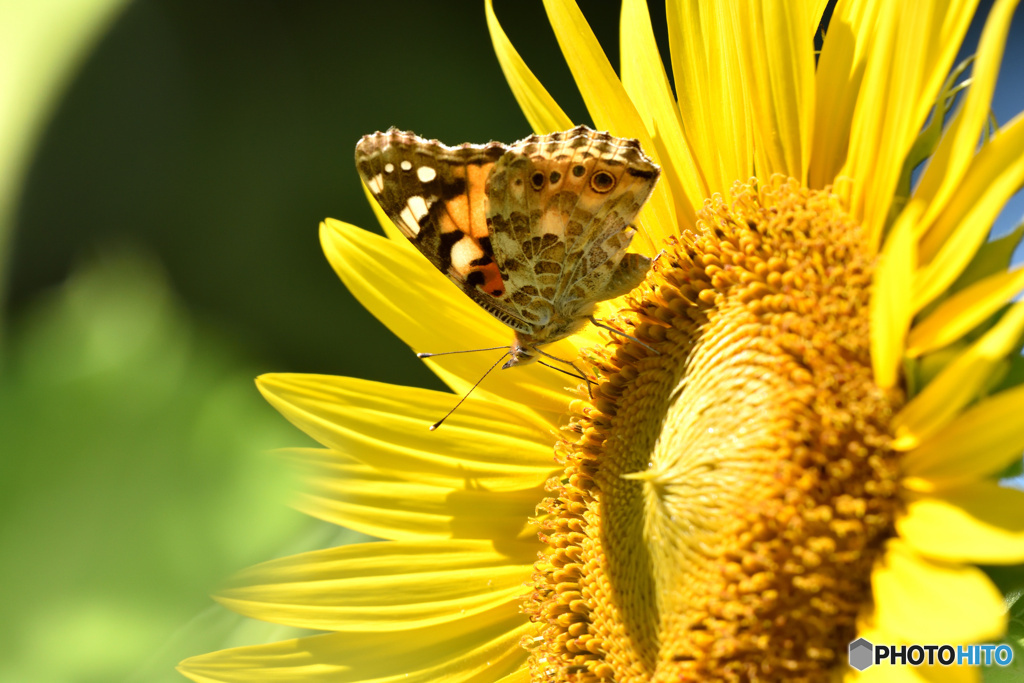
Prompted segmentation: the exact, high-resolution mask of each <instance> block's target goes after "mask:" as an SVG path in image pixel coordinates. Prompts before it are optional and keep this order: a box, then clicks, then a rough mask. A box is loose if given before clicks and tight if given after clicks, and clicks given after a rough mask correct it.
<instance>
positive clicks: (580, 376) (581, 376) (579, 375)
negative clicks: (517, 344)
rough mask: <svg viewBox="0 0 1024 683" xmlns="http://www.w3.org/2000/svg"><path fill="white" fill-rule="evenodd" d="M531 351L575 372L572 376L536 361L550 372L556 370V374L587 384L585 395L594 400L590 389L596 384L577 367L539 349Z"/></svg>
mask: <svg viewBox="0 0 1024 683" xmlns="http://www.w3.org/2000/svg"><path fill="white" fill-rule="evenodd" d="M533 350H534V351H536V352H537V353H539V354H540V355H542V356H547V357H548V358H550V359H551V360H557V361H558V362H559V363H565V364H566V365H568V366H569V367H570V368H572V369H573V370H575V371H576V374H575V375H574V374H572V373H571V372H568V371H566V370H562V369H561V368H556V367H555V366H553V365H549V364H548V363H545V362H543V361H538V362H539V363H540V364H541V365H543V366H544V367H546V368H551V369H552V370H557V371H558V372H561V373H563V374H565V375H569V376H570V377H575V378H576V379H581V380H583V381H584V382H586V383H587V395H588V396H589V397H590V398H594V392H593V391H591V389H590V387H591V385H593V384H597V382H595V381H594V380H592V379H590V378H589V377H587V376H586V375H585V374H583V371H582V370H580V369H579V368H578V367H576V364H575V363H573V362H572V361H568V360H565V359H564V358H559V357H558V356H552V355H551V354H550V353H544V351H542V350H541V349H539V348H537V347H536V346H534V347H533Z"/></svg>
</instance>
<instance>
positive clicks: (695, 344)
mask: <svg viewBox="0 0 1024 683" xmlns="http://www.w3.org/2000/svg"><path fill="white" fill-rule="evenodd" d="M733 196H734V197H735V199H734V200H733V201H732V202H731V203H728V204H727V203H726V202H724V201H722V200H721V199H720V198H717V197H716V198H715V199H714V200H712V201H710V202H708V203H707V204H706V206H705V209H704V210H703V212H702V213H701V215H700V217H699V220H698V222H697V225H696V227H695V229H694V230H693V232H692V233H690V234H688V235H687V236H686V238H685V239H684V240H683V241H681V242H677V243H674V244H671V245H668V246H667V247H666V251H665V252H664V253H662V255H661V256H660V257H659V259H658V261H657V263H656V264H655V267H654V268H653V269H652V272H651V274H650V276H649V277H648V280H647V282H646V283H644V284H643V285H641V287H639V288H638V289H637V290H635V293H634V295H633V296H634V299H633V301H632V302H631V303H632V307H631V310H628V311H626V312H624V313H623V316H622V320H621V321H620V324H622V325H623V326H625V327H629V326H630V323H632V325H633V326H634V327H633V332H634V335H635V336H636V337H637V338H638V339H639V340H641V341H642V342H643V343H644V344H647V345H649V346H651V347H653V348H654V349H657V351H658V353H657V354H655V353H653V352H652V351H650V350H648V349H645V348H644V347H643V346H641V345H638V344H636V343H635V342H632V341H629V340H619V339H613V340H612V341H611V343H610V344H609V346H608V347H606V348H604V349H601V350H598V351H595V357H594V359H593V362H594V365H595V371H596V372H598V373H600V375H601V376H602V377H603V378H604V381H603V383H602V384H601V385H600V386H599V387H598V388H596V389H595V390H594V398H593V400H592V401H590V402H583V401H580V402H579V403H578V404H577V406H576V409H575V412H576V420H575V422H574V431H575V432H576V433H577V435H578V437H577V438H576V439H573V440H567V441H565V442H564V443H562V444H561V445H560V448H559V453H560V458H561V459H562V462H563V464H564V466H565V472H564V475H563V476H562V478H561V480H560V481H559V482H558V484H557V486H556V487H555V491H554V493H553V495H552V497H551V498H549V499H547V500H546V501H545V504H544V511H545V512H546V513H547V514H546V516H545V517H544V519H543V520H542V529H543V531H542V539H543V540H544V541H545V543H546V544H547V545H548V547H549V552H548V553H546V554H545V556H544V557H543V558H542V559H541V560H540V561H538V563H537V564H536V567H535V570H536V571H535V575H534V591H533V594H532V595H531V596H530V598H529V599H528V600H527V604H526V610H527V612H528V613H529V614H530V616H531V618H532V619H533V620H534V622H536V623H537V624H538V626H539V628H540V631H541V633H540V636H541V637H540V638H538V639H537V640H536V641H535V643H534V645H533V646H532V649H531V663H532V667H533V671H534V680H552V681H564V680H572V681H602V680H603V681H616V682H617V683H630V682H634V681H635V682H640V681H644V682H645V683H646V682H647V681H691V680H692V681H698V680H699V681H714V680H749V681H756V680H765V681H777V680H781V679H784V680H808V681H813V680H827V679H829V678H830V677H831V676H832V673H833V672H834V670H835V669H836V667H837V666H838V665H839V664H840V663H841V662H842V661H844V659H843V657H844V654H845V650H846V647H847V644H848V643H849V641H850V640H852V638H853V635H854V633H855V622H856V620H857V617H858V615H859V614H861V613H862V612H865V611H866V610H867V609H868V608H869V607H870V600H871V591H870V581H869V579H870V571H871V566H872V564H873V563H874V561H875V560H876V558H877V557H878V556H879V554H880V552H881V550H882V545H883V543H884V541H885V539H886V538H888V537H889V536H890V535H891V533H892V524H893V518H894V515H895V512H896V508H897V505H898V500H897V495H896V494H897V479H898V468H897V460H896V457H895V455H894V454H893V453H892V452H891V450H890V449H889V442H890V436H889V433H888V424H889V420H890V417H891V415H892V414H893V412H894V410H895V409H897V408H898V407H899V403H900V401H901V396H900V395H899V394H897V393H893V392H885V391H882V390H881V389H879V388H878V387H877V386H875V384H874V383H873V381H872V373H871V364H870V359H869V356H868V349H869V340H868V293H869V291H870V284H871V274H872V266H873V257H872V256H871V254H870V253H869V252H868V250H867V249H865V248H864V247H863V242H864V240H863V237H862V234H861V229H860V227H859V226H858V225H857V224H856V223H855V222H854V221H853V220H851V219H850V217H849V216H847V214H846V213H845V211H844V210H843V208H842V204H841V202H840V201H839V199H838V198H837V197H835V196H834V195H832V194H830V193H828V192H827V191H812V190H807V189H805V188H801V187H800V186H799V184H797V183H796V182H795V181H791V180H783V179H773V180H772V181H771V182H769V183H768V184H767V185H761V186H755V185H739V184H738V185H736V186H735V187H734V188H733Z"/></svg>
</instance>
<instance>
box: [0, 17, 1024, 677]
mask: <svg viewBox="0 0 1024 683" xmlns="http://www.w3.org/2000/svg"><path fill="white" fill-rule="evenodd" d="M496 4H497V12H498V16H499V18H500V19H501V21H502V23H503V25H504V26H505V29H506V31H507V32H508V34H509V36H510V37H511V39H512V40H513V42H514V43H515V44H516V45H517V47H518V48H519V49H520V51H521V52H522V53H523V55H524V57H525V58H526V60H527V62H528V63H529V64H530V66H531V67H532V68H533V69H534V71H535V72H536V73H537V74H538V75H539V76H540V77H541V79H542V81H543V82H544V83H545V84H546V85H547V86H548V88H549V90H550V91H551V92H552V93H553V94H555V95H556V97H557V99H558V100H559V102H560V103H561V104H562V106H563V108H564V109H566V111H567V112H568V113H569V114H570V116H572V117H573V118H574V120H576V121H579V122H588V121H589V119H588V117H587V116H586V114H585V110H584V108H583V105H582V102H581V100H580V98H579V96H578V94H577V93H576V91H575V88H574V87H573V86H572V80H571V77H570V74H569V72H568V69H567V68H566V66H565V65H564V62H563V61H562V59H561V56H560V53H559V51H558V47H557V44H556V42H555V40H554V37H553V34H552V33H551V30H550V28H549V26H548V25H547V21H546V19H545V15H544V12H543V9H542V7H541V5H540V3H539V2H526V3H521V2H512V1H511V0H506V1H505V2H502V1H501V0H498V1H497V2H496ZM983 4H984V3H983ZM582 6H583V9H584V11H585V12H586V13H587V15H588V17H589V18H590V19H591V22H592V24H593V26H594V28H595V31H596V32H597V34H598V36H599V38H600V39H601V40H602V43H603V44H604V45H605V47H606V49H607V50H608V53H609V57H610V58H611V59H612V62H613V63H617V61H618V52H617V42H618V41H617V31H618V28H617V7H618V5H617V3H606V2H583V3H582ZM652 14H654V18H655V23H656V27H657V30H658V31H659V33H660V35H664V31H663V24H664V20H663V17H662V16H661V14H662V12H661V10H660V9H658V8H657V7H655V8H654V9H653V11H652ZM1018 14H1019V13H1018ZM1021 23H1022V22H1021V21H1018V22H1017V24H1016V25H1015V31H1016V32H1017V34H1018V36H1019V35H1020V33H1021V32H1020V29H1021V26H1020V24H1021ZM974 35H975V36H976V31H975V33H974ZM975 40H976V38H975ZM970 42H973V41H970ZM1022 43H1024V40H1019V39H1016V40H1015V39H1011V41H1010V44H1011V55H1009V56H1008V60H1010V64H1011V65H1012V66H1010V67H1008V68H1010V69H1011V71H1008V73H1011V74H1012V73H1016V74H1018V75H1019V73H1020V64H1022V63H1024V58H1022V56H1021V54H1020V52H1021V50H1022ZM971 49H973V48H971ZM1018 81H1019V79H1018ZM1000 97H1001V99H1000V101H999V104H998V107H997V111H996V116H997V118H998V119H999V120H1000V121H1006V120H1007V119H1008V118H1009V117H1010V116H1011V115H1013V114H1015V113H1016V112H1018V111H1020V110H1021V109H1024V91H1022V89H1021V88H1019V87H1017V88H1003V89H1001V91H1000ZM391 125H396V126H399V127H401V128H405V129H412V130H414V131H416V132H417V133H419V134H421V135H424V136H427V137H436V138H439V139H441V140H443V141H446V142H448V143H450V144H455V143H459V142H463V141H473V142H484V141H487V140H490V139H497V140H502V141H506V142H508V141H512V140H515V139H518V138H520V137H523V136H524V135H526V134H528V133H529V132H530V131H529V130H528V128H527V125H526V123H525V120H524V119H523V117H522V116H521V114H520V113H519V110H518V108H517V107H516V104H515V101H514V99H513V98H512V96H511V94H510V93H509V91H508V88H507V86H506V85H505V83H504V80H503V78H502V75H501V71H500V69H499V67H498V64H497V61H496V60H495V58H494V56H493V53H492V50H491V46H490V38H489V36H488V34H487V30H486V25H485V20H484V10H483V3H482V1H481V2H477V1H475V0H473V1H469V0H467V1H459V2H446V3H423V2H411V1H409V2H384V1H378V2H373V3H348V2H340V1H327V0H278V1H269V0H263V1H261V0H214V1H211V0H173V1H171V0H138V1H136V2H122V1H121V0H39V1H38V2H23V1H21V0H0V149H4V150H5V151H4V154H3V155H0V290H3V292H4V296H3V302H2V303H3V309H2V317H0V468H2V469H0V510H2V513H0V549H2V550H0V553H2V561H0V604H2V605H3V608H2V609H3V620H2V625H0V629H2V631H0V680H3V681H32V682H35V681H55V682H58V681H60V682H63V681H75V682H90V683H91V682H100V681H103V682H107V681H116V680H130V681H147V682H149V681H178V680H183V679H181V678H180V677H179V676H178V675H177V674H175V673H174V672H173V670H172V667H173V665H174V664H175V663H176V662H177V661H178V660H179V659H181V658H183V657H185V656H188V655H191V654H197V653H200V652H204V651H208V650H212V649H217V648H219V647H224V646H229V645H238V644H245V643H250V642H257V641H259V640H265V639H274V638H278V637H282V636H284V635H287V632H286V630H284V629H280V628H277V627H273V626H269V625H260V624H256V623H253V622H244V621H243V620H240V619H237V618H234V617H233V616H232V615H230V614H229V613H227V612H226V611H225V610H221V609H219V608H217V607H215V606H212V603H211V601H210V599H209V598H208V593H210V592H212V591H214V590H215V589H216V586H217V585H218V583H219V582H220V581H221V580H223V578H224V577H225V576H226V575H228V574H229V573H230V572H232V571H234V570H237V569H240V568H242V567H244V566H246V565H248V564H252V563H255V562H258V561H261V560H264V559H269V558H271V557H277V556H281V555H285V554H289V553H291V552H296V551H299V550H302V549H307V548H312V547H317V546H322V545H325V544H331V543H339V542H346V541H348V540H351V538H352V537H351V536H349V535H346V533H345V532H339V531H338V530H336V529H330V528H325V527H324V526H322V525H318V524H316V523H314V522H312V521H310V520H307V519H305V518H303V517H302V516H300V515H298V514H297V513H294V512H291V511H290V510H289V508H288V507H287V500H288V495H289V492H290V490H291V489H292V487H293V481H292V480H291V478H290V476H289V473H288V472H287V471H286V469H285V468H284V466H283V464H282V463H281V462H279V461H278V459H276V458H275V457H274V456H273V455H272V454H268V451H269V450H270V449H273V448H277V447H283V446H296V445H306V444H307V443H308V442H307V441H306V440H305V438H304V437H303V436H302V435H301V434H300V433H299V432H298V431H296V430H294V429H292V428H291V427H290V426H289V425H288V424H287V423H286V422H285V421H284V420H283V419H282V418H281V417H280V416H278V415H277V414H276V413H275V412H274V411H273V410H272V409H270V408H269V407H268V406H267V405H265V404H264V403H263V402H262V400H261V399H260V397H259V396H258V394H257V392H256V390H255V388H254V386H253V382H252V380H253V378H254V377H255V376H256V375H257V374H259V373H263V372H312V373H329V374H339V375H351V376H358V377H365V378H370V379H375V380H380V381H385V382H394V383H401V384H417V385H421V386H430V387H435V388H440V387H441V385H440V383H439V382H438V381H437V380H436V379H434V378H433V376H432V375H430V373H428V372H427V371H426V370H425V369H424V368H423V366H422V365H421V364H420V363H419V361H417V360H416V359H415V357H414V356H413V354H412V353H411V352H410V351H409V349H407V348H405V347H404V345H403V344H402V343H401V342H399V341H398V340H396V339H395V338H393V337H392V336H391V335H390V334H389V333H388V332H387V330H386V329H385V328H384V327H383V326H381V325H380V324H379V323H377V322H376V320H375V319H374V318H373V317H372V316H371V315H370V314H369V313H367V312H366V311H364V310H363V309H361V308H360V307H359V306H358V305H357V304H356V302H355V300H354V299H353V298H352V297H351V296H350V295H349V294H348V292H347V291H346V290H345V288H344V287H343V286H342V285H341V283H340V282H339V281H338V280H337V278H336V277H335V275H334V274H333V272H332V271H331V269H330V267H329V266H328V264H327V262H326V261H325V259H324V257H323V255H322V254H321V252H320V248H319V243H318V237H317V225H318V223H319V221H320V220H322V219H323V218H325V217H328V216H330V217H334V218H339V219H342V220H346V221H349V222H352V223H355V224H358V225H361V226H363V227H366V228H368V229H372V230H377V231H379V228H378V227H377V226H376V223H375V220H374V218H373V215H372V213H371V211H370V208H369V206H368V205H367V203H366V201H365V199H364V196H363V193H362V190H361V188H360V185H359V180H358V178H357V175H356V172H355V169H354V167H353V163H352V151H353V147H354V145H355V142H356V140H357V139H358V138H359V136H360V135H363V134H365V133H369V132H373V131H375V130H383V129H386V128H387V127H389V126H391ZM1022 207H1024V204H1022V203H1021V201H1020V199H1018V200H1016V202H1015V204H1014V205H1013V206H1011V207H1010V208H1009V209H1008V210H1007V212H1006V214H1005V215H1004V218H1003V220H1002V223H1003V226H1004V227H1003V228H1001V229H1000V231H1002V232H1005V231H1006V230H1008V229H1009V227H1010V226H1012V225H1013V224H1015V223H1016V222H1017V220H1018V219H1019V217H1020V215H1021V213H1022V210H1024V209H1022Z"/></svg>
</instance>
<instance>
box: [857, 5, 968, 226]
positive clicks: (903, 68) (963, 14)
mask: <svg viewBox="0 0 1024 683" xmlns="http://www.w3.org/2000/svg"><path fill="white" fill-rule="evenodd" d="M937 5H938V6H934V7H933V6H932V4H931V3H902V2H895V3H885V4H883V9H882V13H881V15H880V17H879V22H878V24H877V28H876V31H877V34H876V36H875V40H874V41H873V42H872V44H871V46H870V47H869V54H868V56H867V61H866V71H865V74H864V81H863V84H862V87H861V90H860V93H859V98H858V102H857V107H856V109H855V112H854V118H853V122H852V125H851V136H850V156H849V158H848V160H847V165H846V167H845V169H844V171H843V173H844V174H845V175H848V176H850V177H852V178H853V179H854V184H853V194H852V198H851V204H850V206H851V210H852V212H853V214H854V215H855V216H858V217H861V218H862V219H863V222H864V224H865V225H866V226H868V227H869V229H870V230H871V231H872V241H873V242H874V243H875V244H877V243H878V242H879V240H880V239H881V236H882V232H883V230H884V229H885V227H886V225H887V223H888V214H889V209H890V206H891V204H892V200H893V194H894V191H895V189H896V186H897V184H898V182H899V178H900V174H901V172H902V170H903V160H904V159H905V158H906V156H907V153H908V152H909V151H910V149H911V147H912V146H913V144H914V140H915V139H916V138H917V135H918V133H919V132H920V130H921V127H922V126H923V125H924V122H925V119H926V118H927V117H928V113H929V111H930V110H931V107H932V104H933V102H934V101H935V96H936V94H937V93H938V91H939V89H940V88H941V86H942V81H943V80H944V79H945V77H946V74H947V73H948V71H949V67H950V65H951V64H952V60H953V59H954V58H955V56H956V52H957V50H958V48H959V46H960V42H961V39H962V37H963V34H964V32H965V31H966V30H967V26H968V24H969V23H970V19H971V16H972V14H973V3H972V2H955V1H951V2H948V3H937ZM947 5H948V7H947Z"/></svg>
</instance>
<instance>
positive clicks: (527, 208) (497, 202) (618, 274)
mask: <svg viewBox="0 0 1024 683" xmlns="http://www.w3.org/2000/svg"><path fill="white" fill-rule="evenodd" d="M658 175H659V169H658V167H657V166H656V165H654V164H653V163H652V162H651V161H650V160H649V159H647V157H646V156H644V154H643V152H642V151H641V150H640V146H639V144H638V143H637V142H636V141H635V140H626V139H622V138H615V137H612V136H611V135H609V134H608V133H599V132H595V131H592V130H590V129H589V128H586V127H585V126H580V127H579V128H575V129H573V130H570V131H565V132H564V133H554V134H551V135H545V136H531V137H529V138H526V139H525V140H523V141H521V142H519V143H516V144H515V145H513V146H512V147H511V148H510V149H509V151H508V153H506V154H505V155H504V156H503V157H502V158H501V159H500V160H499V161H498V163H497V164H496V165H495V167H494V169H493V170H492V171H491V177H490V181H489V185H488V200H489V209H488V219H489V221H490V228H491V241H492V245H493V247H494V251H495V258H496V260H497V263H498V268H499V269H500V270H501V271H502V272H503V273H505V274H506V275H507V276H508V280H509V285H510V288H511V289H513V290H515V291H517V292H520V293H522V295H521V296H519V297H518V299H519V301H518V302H517V303H519V304H520V305H521V306H524V307H526V308H527V309H530V308H533V309H544V308H545V305H546V304H545V302H550V305H551V307H552V308H554V309H556V310H558V311H559V312H560V313H561V314H562V315H565V316H570V317H571V316H573V315H582V316H584V317H585V316H586V315H589V313H590V311H591V310H592V309H593V307H594V304H596V303H597V302H598V301H602V300H605V299H609V298H612V297H614V296H619V295H621V294H623V293H625V292H627V291H629V290H630V289H632V288H633V287H635V286H636V284H637V283H638V282H639V281H640V279H642V278H643V276H644V274H645V273H646V271H647V268H648V267H649V265H650V260H649V259H647V258H646V257H643V256H640V255H632V256H630V255H628V254H627V253H626V248H627V247H628V246H629V243H630V240H631V239H632V237H633V235H634V234H635V232H636V231H635V229H634V228H632V227H631V226H630V223H631V222H632V221H633V219H634V218H635V217H636V214H637V213H638V212H639V211H640V208H641V207H642V206H643V203H644V202H645V201H646V200H647V198H648V197H649V196H650V194H651V192H652V191H653V189H654V186H655V183H656V182H657V180H658ZM624 258H625V259H626V260H625V261H623V259H624ZM629 283H632V284H631V285H630V284H629ZM527 295H529V296H531V297H532V298H533V301H532V302H530V301H527V299H526V296H527ZM538 299H539V300H538Z"/></svg>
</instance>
